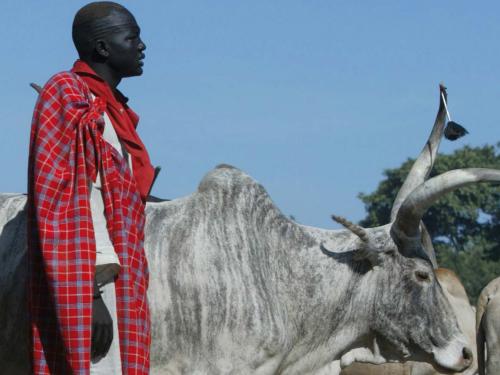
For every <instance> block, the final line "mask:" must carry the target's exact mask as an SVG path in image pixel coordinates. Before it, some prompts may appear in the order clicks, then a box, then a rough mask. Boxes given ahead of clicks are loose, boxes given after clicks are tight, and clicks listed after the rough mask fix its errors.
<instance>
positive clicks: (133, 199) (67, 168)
mask: <svg viewBox="0 0 500 375" xmlns="http://www.w3.org/2000/svg"><path fill="white" fill-rule="evenodd" d="M104 108H105V103H104V102H103V101H102V100H101V99H100V98H96V99H95V100H94V101H92V100H91V96H90V91H89V89H88V87H87V86H86V84H85V83H84V82H83V81H82V80H81V79H80V78H79V77H77V76H76V75H75V74H73V73H70V72H62V73H59V74H56V75H55V76H54V77H52V78H51V79H50V80H49V82H48V83H47V84H46V85H45V87H44V89H43V91H42V93H41V94H40V96H39V99H38V102H37V104H36V106H35V110H34V115H33V122H32V128H31V141H30V157H29V167H28V210H29V223H28V225H29V232H28V233H30V238H29V251H28V256H29V267H30V269H29V274H30V281H29V296H30V300H29V305H30V315H31V328H32V345H33V352H32V353H33V355H32V365H33V373H34V374H61V375H62V374H64V375H67V374H89V371H90V347H91V329H92V328H91V324H92V292H93V279H94V272H95V256H96V252H95V239H94V232H93V226H92V217H91V211H90V202H89V197H90V191H89V183H90V181H95V178H96V175H97V171H99V172H100V175H101V178H102V185H103V199H104V204H105V216H106V219H107V227H108V231H109V234H110V238H111V240H112V242H113V245H114V248H115V251H116V253H117V254H118V257H119V259H120V263H121V265H122V267H121V272H120V274H119V276H118V279H117V280H116V295H117V311H118V327H119V332H120V351H121V360H122V369H123V374H126V375H129V374H130V375H131V374H134V375H142V374H144V375H145V374H148V373H149V347H150V322H149V310H148V303H147V296H146V291H147V287H148V268H147V260H146V256H145V253H144V248H143V241H144V222H145V216H144V204H143V203H142V201H141V198H140V195H139V193H138V190H137V187H136V184H135V179H134V177H133V176H132V174H131V172H130V169H129V167H128V165H127V164H126V161H125V160H124V159H123V158H122V157H121V156H120V154H119V153H118V152H117V151H116V150H115V149H114V148H113V147H112V146H111V145H109V144H108V143H107V142H105V141H104V140H103V139H102V130H103V125H104V123H103V119H102V116H101V114H102V113H103V112H104Z"/></svg>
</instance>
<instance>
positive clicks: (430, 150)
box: [391, 83, 447, 222]
mask: <svg viewBox="0 0 500 375" xmlns="http://www.w3.org/2000/svg"><path fill="white" fill-rule="evenodd" d="M443 96H444V97H445V100H447V93H446V87H444V85H443V84H442V83H441V84H440V85H439V98H440V99H439V109H438V113H437V115H436V121H435V122H434V127H433V128H432V131H431V134H430V135H429V139H428V140H427V143H426V144H425V146H424V148H423V149H422V151H421V152H420V155H419V156H418V158H417V160H415V163H413V166H412V167H411V169H410V172H409V173H408V176H407V177H406V179H405V182H404V183H403V185H402V186H401V189H399V192H398V195H397V196H396V199H395V200H394V203H393V205H392V210H391V222H392V221H394V219H395V218H396V215H397V213H398V210H399V208H400V207H401V204H402V203H403V201H404V200H405V199H406V197H407V196H408V195H409V194H410V193H411V192H412V191H413V189H415V188H416V187H417V186H418V185H420V184H421V183H423V182H424V181H425V180H426V179H427V177H428V176H429V173H430V172H431V169H432V167H433V165H434V160H436V154H437V152H438V149H439V143H440V142H441V138H443V132H444V126H445V123H446V121H445V120H446V107H445V106H444V102H443Z"/></svg>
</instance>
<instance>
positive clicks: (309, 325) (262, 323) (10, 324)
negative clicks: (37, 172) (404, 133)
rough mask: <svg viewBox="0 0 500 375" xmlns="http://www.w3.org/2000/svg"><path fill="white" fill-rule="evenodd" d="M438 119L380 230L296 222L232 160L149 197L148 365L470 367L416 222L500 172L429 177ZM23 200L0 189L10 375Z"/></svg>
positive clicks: (223, 368) (2, 310) (20, 314)
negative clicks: (160, 196) (460, 190)
mask: <svg viewBox="0 0 500 375" xmlns="http://www.w3.org/2000/svg"><path fill="white" fill-rule="evenodd" d="M442 90H443V92H444V89H442ZM444 116H445V115H444V108H443V103H442V102H441V104H440V109H439V112H438V116H437V119H436V123H435V125H434V128H433V131H432V133H431V137H430V138H429V141H428V142H427V145H426V147H425V148H424V150H423V151H422V153H421V154H420V156H419V158H418V159H417V162H416V164H415V165H414V167H413V169H412V171H411V173H410V175H409V176H408V179H407V180H406V182H405V184H404V185H403V187H402V188H401V191H400V193H399V195H398V197H397V199H396V202H395V206H394V210H393V212H394V215H393V220H391V223H389V224H387V225H384V226H380V227H376V228H367V229H364V228H361V227H359V226H356V225H354V224H352V223H350V222H348V221H347V220H345V219H342V218H338V217H335V218H336V220H338V221H339V222H340V223H342V224H343V225H344V226H345V227H346V229H344V230H325V229H320V228H313V227H307V226H303V225H299V224H297V223H295V222H293V221H291V220H289V219H288V218H287V217H286V216H284V215H283V214H282V213H281V212H280V211H279V210H278V209H277V208H276V206H275V205H274V204H273V202H272V200H271V199H270V197H269V196H268V195H267V193H266V191H265V190H264V188H263V187H262V186H261V185H259V184H258V183H257V182H255V180H253V179H252V178H251V177H249V176H248V175H246V174H245V173H243V172H242V171H240V170H238V169H236V168H233V167H229V166H221V167H219V168H216V169H215V170H213V171H211V172H210V173H208V174H207V175H206V176H205V178H204V179H203V180H202V182H201V183H200V185H199V188H198V190H197V191H196V192H195V193H193V194H192V195H190V196H187V197H185V198H181V199H176V200H173V201H169V202H162V203H154V204H149V206H148V207H147V228H146V237H147V242H146V251H147V256H148V260H149V265H150V275H151V276H150V288H149V299H150V303H151V313H152V315H151V317H152V334H153V344H152V362H153V371H152V373H153V374H155V373H157V374H214V375H215V374H216V375H221V374H259V375H267V374H307V373H314V371H316V370H317V369H320V368H321V367H323V366H325V365H326V364H328V363H331V362H332V361H336V360H340V363H341V364H342V366H345V365H348V364H350V363H352V362H353V361H355V360H363V361H367V362H372V363H381V362H384V361H386V360H403V359H404V360H407V359H415V360H426V361H429V362H431V363H434V364H435V365H437V366H442V367H443V368H447V369H450V370H453V371H460V370H463V369H465V368H467V367H468V366H469V365H470V363H471V362H472V353H471V350H470V348H468V347H467V346H466V344H465V343H466V339H465V337H464V335H463V334H462V332H461V331H460V329H459V328H458V324H457V320H456V318H455V316H454V313H453V310H452V308H451V306H450V304H449V302H448V301H447V299H446V297H445V295H444V293H443V290H442V289H441V287H440V286H439V284H438V283H437V281H436V276H435V274H434V270H433V267H432V264H431V262H430V260H429V258H428V256H427V255H426V253H425V252H424V251H423V248H422V245H421V242H422V241H421V229H420V219H421V217H422V215H423V214H424V212H425V211H426V209H427V208H428V207H429V206H430V205H431V204H432V203H433V202H434V201H435V200H436V199H438V198H439V197H440V196H442V195H443V194H445V193H446V192H448V191H450V190H452V189H454V188H457V187H460V186H463V185H464V184H467V183H474V182H477V181H499V180H500V171H496V170H484V169H467V170H457V171H451V172H448V173H445V174H443V175H441V176H437V177H434V178H432V179H429V180H427V181H425V180H426V178H427V176H428V173H429V171H430V169H431V168H432V162H433V160H434V158H435V156H436V152H437V145H438V144H439V140H440V139H441V136H442V133H443V127H444V118H445V117H444ZM424 181H425V182H424ZM24 204H25V198H24V196H21V195H0V259H1V260H2V271H1V272H0V324H2V327H0V363H2V366H3V369H8V370H9V371H10V370H11V369H13V371H17V372H12V373H15V374H18V373H21V372H20V371H21V370H23V369H25V367H23V366H25V365H24V364H25V363H26V359H27V357H26V355H27V351H26V350H25V345H26V342H27V332H26V330H23V327H25V314H24V311H25V305H24V304H25V300H26V297H25V295H24V288H23V283H24V278H25V247H26V246H25V243H26V242H25V240H26V239H25V230H24V226H25V220H26V218H25V212H24V211H23V207H24Z"/></svg>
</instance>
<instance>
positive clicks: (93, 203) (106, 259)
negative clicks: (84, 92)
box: [90, 112, 132, 266]
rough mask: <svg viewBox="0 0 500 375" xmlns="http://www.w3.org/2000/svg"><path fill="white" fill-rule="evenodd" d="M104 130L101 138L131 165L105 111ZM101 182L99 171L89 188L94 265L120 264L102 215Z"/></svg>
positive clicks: (128, 156)
mask: <svg viewBox="0 0 500 375" xmlns="http://www.w3.org/2000/svg"><path fill="white" fill-rule="evenodd" d="M103 118H104V131H103V135H102V137H103V139H104V141H106V142H108V143H109V144H110V145H111V146H113V147H114V148H115V149H116V150H117V151H118V152H119V153H120V155H122V156H123V157H125V159H126V160H127V161H128V165H129V167H130V166H131V165H132V163H131V160H130V155H129V154H128V153H127V151H126V149H125V147H123V145H122V144H121V142H120V140H119V138H118V135H117V134H116V131H115V129H114V127H113V124H112V123H111V120H110V119H109V116H108V114H107V113H106V112H104V113H103ZM101 187H102V182H101V176H100V174H99V172H98V173H97V177H96V182H95V183H92V185H91V189H90V208H91V211H92V223H93V225H94V235H95V242H96V265H97V266H100V265H105V264H117V265H120V261H119V259H118V256H117V255H116V252H115V249H114V247H113V244H112V242H111V240H110V237H109V233H108V230H107V227H106V217H105V215H104V201H103V197H102V192H101Z"/></svg>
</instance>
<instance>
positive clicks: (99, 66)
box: [86, 61, 122, 90]
mask: <svg viewBox="0 0 500 375" xmlns="http://www.w3.org/2000/svg"><path fill="white" fill-rule="evenodd" d="M86 63H87V64H89V66H90V67H91V68H92V69H93V70H94V72H96V73H97V75H98V76H99V77H101V78H102V79H103V80H104V81H106V83H107V84H108V85H109V87H111V89H112V90H115V89H116V87H117V86H118V85H119V84H120V82H121V80H122V79H121V78H120V77H116V76H115V75H114V74H113V71H112V70H111V69H110V68H109V66H107V65H106V64H103V63H99V62H96V61H86Z"/></svg>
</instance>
